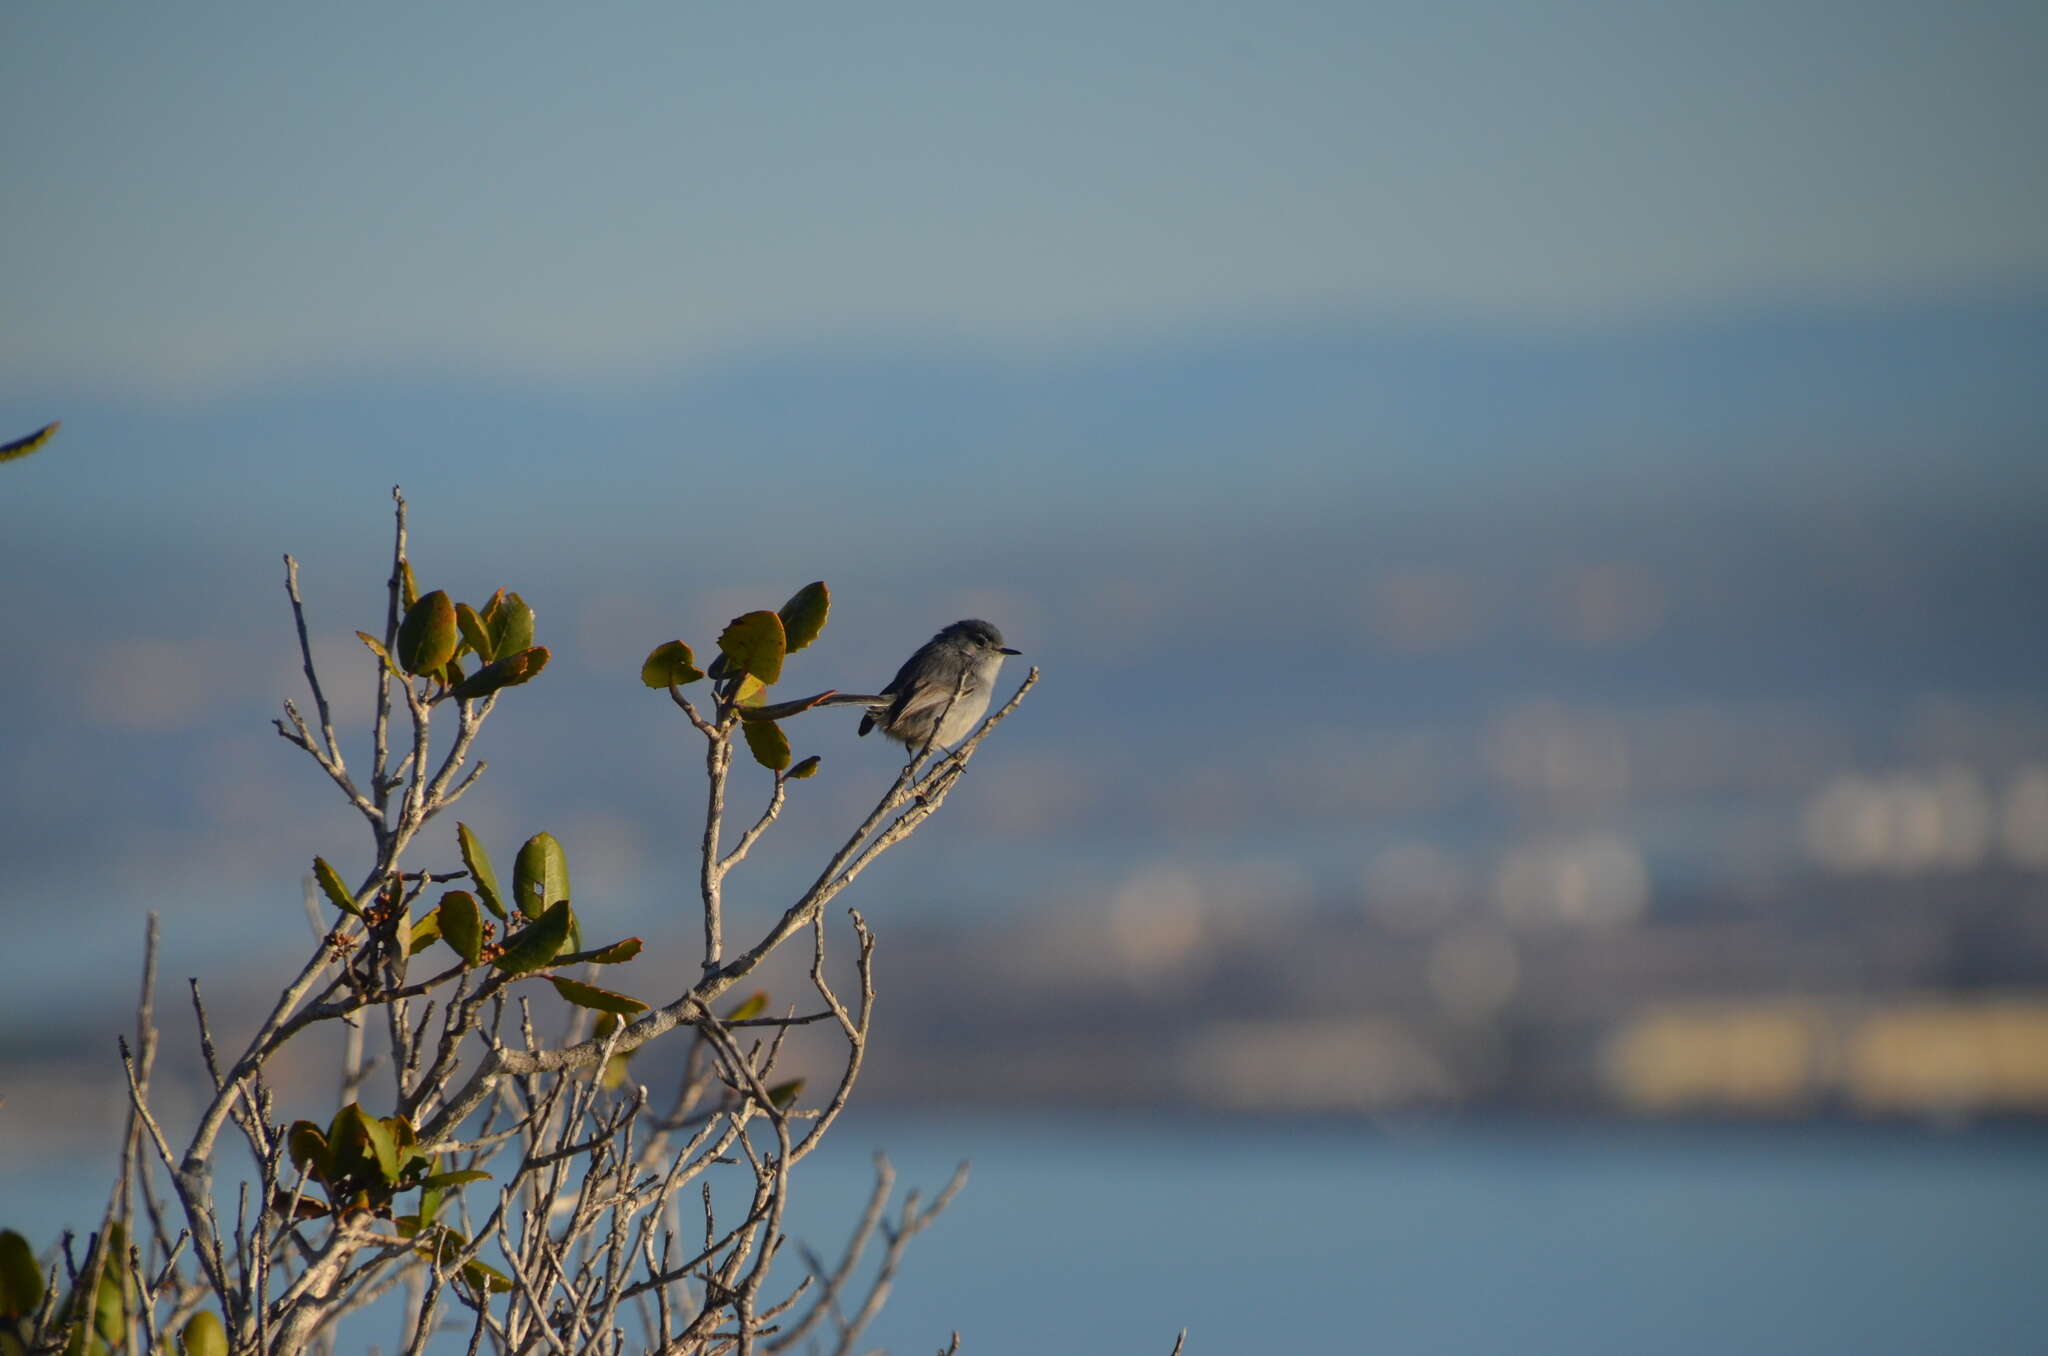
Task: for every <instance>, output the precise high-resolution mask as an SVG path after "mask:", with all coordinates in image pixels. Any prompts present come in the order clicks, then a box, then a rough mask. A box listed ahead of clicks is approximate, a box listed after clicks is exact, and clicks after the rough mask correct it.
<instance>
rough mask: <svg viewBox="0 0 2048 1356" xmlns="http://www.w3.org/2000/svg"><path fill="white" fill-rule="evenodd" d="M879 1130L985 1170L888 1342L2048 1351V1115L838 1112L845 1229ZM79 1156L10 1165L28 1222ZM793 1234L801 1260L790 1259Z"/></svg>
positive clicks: (826, 1223)
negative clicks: (1543, 1121)
mask: <svg viewBox="0 0 2048 1356" xmlns="http://www.w3.org/2000/svg"><path fill="white" fill-rule="evenodd" d="M877 1147H880V1148H886V1149H887V1151H888V1152H889V1154H890V1156H891V1159H892V1160H893V1161H894V1163H895V1164H896V1167H897V1169H898V1186H899V1190H900V1189H902V1188H907V1187H911V1186H922V1187H924V1188H926V1189H927V1190H930V1189H936V1188H937V1187H938V1186H939V1185H940V1184H941V1183H942V1182H943V1181H944V1180H945V1177H946V1175H947V1174H948V1173H949V1172H950V1171H951V1169H952V1166H953V1164H954V1162H956V1161H957V1160H958V1159H959V1158H962V1157H966V1158H970V1159H972V1161H973V1165H974V1166H973V1178H972V1180H971V1181H970V1183H969V1185H968V1187H967V1189H966V1191H965V1192H964V1193H963V1194H962V1195H961V1196H960V1198H959V1199H958V1200H957V1201H956V1202H955V1204H954V1206H953V1208H952V1210H951V1211H950V1212H949V1213H948V1214H946V1215H945V1216H943V1217H941V1219H940V1220H939V1221H938V1222H937V1223H936V1224H935V1225H934V1226H933V1227H932V1228H931V1229H930V1231H929V1232H927V1233H926V1234H924V1235H922V1236H920V1237H919V1238H918V1239H917V1240H916V1241H915V1242H914V1243H913V1244H912V1245H911V1249H910V1252H909V1254H908V1256H907V1259H906V1262H905V1266H904V1269H903V1271H902V1273H901V1275H900V1276H899V1278H898V1281H897V1285H896V1289H895V1294H894V1298H893V1300H892V1301H891V1303H890V1305H889V1307H888V1308H887V1309H886V1310H885V1311H884V1313H883V1315H882V1317H881V1318H880V1319H879V1320H878V1321H877V1324H876V1326H875V1327H874V1328H873V1329H872V1330H871V1331H870V1333H869V1337H870V1339H871V1342H870V1344H871V1345H886V1346H887V1347H888V1348H889V1349H890V1350H892V1351H895V1352H898V1353H924V1352H930V1351H933V1350H936V1349H938V1348H939V1347H941V1346H942V1345H943V1344H944V1342H945V1340H946V1337H947V1334H948V1333H949V1332H950V1331H951V1330H953V1329H955V1328H957V1329H959V1330H960V1332H961V1334H962V1339H963V1350H966V1351H969V1352H972V1353H975V1354H976V1356H1027V1354H1036V1353H1045V1352H1055V1351H1086V1352H1120V1353H1121V1352H1135V1353H1142V1352H1148V1351H1154V1352H1158V1353H1160V1356H1164V1353H1166V1352H1167V1351H1168V1350H1170V1349H1171V1347H1172V1344H1173V1336H1174V1333H1175V1331H1176V1330H1177V1329H1178V1328H1179V1327H1181V1326H1182V1325H1186V1326H1187V1327H1188V1328H1190V1330H1191V1332H1190V1336H1189V1343H1188V1348H1187V1349H1188V1351H1189V1352H1191V1353H1196V1354H1199V1353H1202V1352H1248V1351H1290V1352H1297V1351H1299V1352H1308V1351H1314V1352H1352V1351H1358V1352H1398V1353H1411V1352H1431V1353H1443V1354H1444V1356H1457V1354H1458V1353H1473V1356H1479V1354H1480V1353H1487V1354H1488V1356H1491V1354H1492V1353H1499V1352H1505V1351H1514V1352H1521V1353H1533V1354H1535V1356H1543V1354H1544V1353H1556V1354H1557V1356H1600V1354H1601V1353H1615V1356H1623V1354H1624V1353H1627V1354H1629V1356H1634V1354H1636V1353H1643V1352H1651V1351H1655V1352H1670V1353H1702V1354H1703V1356H1704V1354H1706V1353H1714V1354H1716V1356H1718V1354H1719V1353H1728V1352H1737V1351H1742V1352H1799V1353H1805V1354H1806V1356H1832V1354H1837V1353H1838V1354H1839V1356H1885V1353H1898V1356H1909V1354H1910V1356H1924V1353H1929V1352H1938V1351H1968V1352H1972V1353H1986V1354H1989V1353H2004V1352H2011V1353H2021V1352H2036V1351H2039V1350H2041V1342H2042V1334H2043V1333H2044V1332H2048V1291H2044V1289H2043V1287H2042V1286H2041V1285H2040V1258H2041V1257H2042V1256H2044V1255H2048V1137H2044V1136H2042V1135H2040V1134H2039V1133H2038V1132H2027V1131H2020V1130H1972V1131H1968V1132H1964V1133H1953V1134H1938V1133H1934V1132H1922V1131H1914V1130H1903V1129H1873V1128H1870V1127H1826V1128H1823V1127H1812V1126H1803V1127H1793V1128H1781V1129H1760V1128H1729V1127H1713V1128H1697V1127H1695V1128H1676V1127H1657V1126H1615V1125H1605V1126H1591V1127H1572V1128H1559V1127H1548V1126H1545V1127H1533V1128H1532V1127H1531V1126H1528V1125H1526V1124H1522V1125H1516V1126H1512V1127H1510V1126H1496V1127H1485V1128H1469V1127H1459V1128H1454V1129H1430V1130H1404V1131H1394V1132H1389V1131H1384V1130H1379V1129H1369V1128H1364V1127H1360V1126H1356V1125H1349V1124H1336V1123H1324V1124H1300V1123H1273V1122H1260V1121H1252V1120H1245V1121H1197V1122H1189V1121H1180V1120H1167V1119H1161V1118H1149V1117H1123V1118H1117V1117H1081V1116H1071V1115H1061V1116H1049V1117H1043V1118H1036V1119H1027V1120H1023V1121H1015V1120H1012V1121H1003V1120H996V1119H992V1118H991V1119H960V1120H941V1121H932V1120H921V1121H898V1120H887V1119H868V1120H863V1119H858V1118H854V1119H849V1120H847V1121H845V1122H842V1124H841V1126H840V1128H839V1130H838V1131H837V1132H836V1133H835V1135H834V1137H833V1138H832V1140H830V1141H828V1147H827V1148H825V1149H822V1150H821V1151H820V1152H819V1153H818V1154H816V1155H814V1156H813V1157H812V1158H811V1159H809V1160H807V1161H806V1162H805V1163H804V1164H803V1165H802V1166H801V1167H800V1169H799V1176H798V1187H797V1191H796V1193H795V1198H794V1201H793V1209H792V1215H791V1219H790V1226H791V1234H792V1236H793V1237H795V1238H798V1239H802V1240H805V1241H807V1242H809V1243H811V1244H812V1245H813V1246H814V1247H815V1248H816V1249H817V1251H819V1252H820V1253H821V1254H823V1255H825V1256H828V1257H830V1256H835V1255H836V1253H837V1249H838V1246H839V1243H840V1240H841V1237H842V1234H843V1230H844V1227H845V1225H846V1224H847V1223H849V1222H850V1221H851V1220H852V1218H853V1217H854V1215H855V1214H856V1213H857V1211H858V1207H859V1204H860V1202H861V1201H862V1200H863V1199H864V1197H865V1194H866V1191H867V1186H868V1182H869V1180H870V1178H869V1172H870V1164H869V1161H868V1155H869V1153H870V1152H871V1151H872V1149H874V1148H877ZM87 1167H88V1165H86V1164H82V1163H74V1164H70V1165H65V1167H64V1170H63V1171H58V1172H52V1171H46V1172H43V1173H40V1174H37V1175H36V1176H35V1177H33V1178H30V1177H29V1176H28V1175H27V1174H20V1175H12V1176H11V1180H7V1181H4V1182H0V1198H4V1199H5V1200H6V1202H7V1205H6V1209H5V1212H4V1213H5V1215H6V1216H7V1218H8V1222H9V1223H11V1224H14V1225H15V1226H16V1227H21V1226H23V1225H26V1226H28V1227H29V1228H31V1229H33V1230H35V1236H36V1237H37V1239H38V1241H39V1242H40V1241H42V1240H44V1239H47V1237H48V1236H49V1234H48V1230H50V1229H51V1228H54V1227H55V1225H56V1224H57V1223H59V1222H60V1218H61V1215H62V1214H63V1210H62V1206H63V1203H64V1199H65V1197H66V1195H67V1193H68V1194H69V1199H70V1200H72V1201H80V1200H91V1199H93V1198H95V1197H97V1196H98V1194H99V1190H100V1188H99V1185H98V1182H97V1181H96V1179H95V1178H94V1177H93V1176H92V1175H91V1174H90V1173H89V1172H88V1171H87ZM795 1260H796V1259H795V1258H794V1256H792V1257H791V1258H790V1261H791V1262H792V1264H793V1263H794V1262H795Z"/></svg>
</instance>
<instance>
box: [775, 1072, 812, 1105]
mask: <svg viewBox="0 0 2048 1356" xmlns="http://www.w3.org/2000/svg"><path fill="white" fill-rule="evenodd" d="M805 1081H806V1080H804V1079H801V1078H792V1079H790V1080H789V1081H788V1082H787V1083H777V1084H775V1085H774V1086H772V1087H770V1088H769V1089H768V1100H769V1101H771V1102H773V1103H775V1105H776V1107H777V1109H787V1108H788V1106H789V1104H790V1103H791V1102H794V1101H795V1100H796V1095H797V1094H798V1093H800V1092H802V1091H803V1090H804V1083H805Z"/></svg>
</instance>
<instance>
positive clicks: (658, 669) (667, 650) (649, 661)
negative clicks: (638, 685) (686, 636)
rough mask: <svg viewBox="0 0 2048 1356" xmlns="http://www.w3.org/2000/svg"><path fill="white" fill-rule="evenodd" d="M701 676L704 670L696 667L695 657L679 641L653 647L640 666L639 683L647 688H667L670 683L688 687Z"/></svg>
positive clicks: (688, 648) (687, 647)
mask: <svg viewBox="0 0 2048 1356" xmlns="http://www.w3.org/2000/svg"><path fill="white" fill-rule="evenodd" d="M703 676H704V670H702V669H700V668H698V667H697V656H696V655H694V654H692V653H690V647H689V646H687V645H685V644H683V642H681V641H680V640H670V641H665V642H663V643H662V644H660V645H657V646H655V647H654V649H653V650H651V651H650V652H649V653H648V655H647V658H646V660H645V661H644V662H643V663H642V664H641V665H640V681H641V682H643V683H645V684H646V685H647V686H649V687H655V688H661V687H667V686H668V685H669V684H670V683H674V684H675V685H676V686H677V687H688V686H689V685H690V684H691V683H694V682H696V681H697V680H698V679H699V678H702V677H703Z"/></svg>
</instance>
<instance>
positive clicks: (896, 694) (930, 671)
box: [860, 617, 1018, 749]
mask: <svg viewBox="0 0 2048 1356" xmlns="http://www.w3.org/2000/svg"><path fill="white" fill-rule="evenodd" d="M1016 653H1018V651H1016V650H1013V649H1010V648H1009V647H1008V646H1006V645H1004V644H1003V633H1002V632H1001V631H998V630H996V628H995V627H993V626H991V625H989V624H988V623H987V622H985V621H981V620H979V619H977V618H972V617H970V618H968V619H967V620H965V621H956V622H954V623H953V624H952V625H951V626H948V627H947V628H945V629H944V630H943V631H941V632H939V633H938V634H937V635H935V636H933V637H932V638H931V639H930V640H928V641H926V642H925V643H924V644H923V645H921V646H919V647H918V651H917V653H916V654H913V655H912V656H910V658H908V659H906V660H904V661H903V667H902V668H900V669H898V670H896V676H895V677H894V678H891V679H890V680H889V686H887V687H885V688H883V689H882V691H881V695H880V696H879V697H877V698H875V699H874V701H873V704H872V705H871V706H870V708H869V711H868V713H867V714H866V715H865V716H862V717H861V721H860V732H861V733H862V734H866V733H867V732H868V731H869V730H872V729H876V728H877V727H879V728H880V729H881V731H882V733H883V734H885V735H887V736H888V737H889V738H891V739H893V740H896V741H897V742H898V743H901V744H907V745H909V746H910V747H911V748H913V749H921V748H923V747H925V746H926V745H928V744H951V743H954V742H955V741H957V740H959V739H962V738H964V737H965V736H966V734H967V732H968V731H969V730H972V729H973V728H974V726H975V723H976V722H977V721H979V720H980V719H981V717H982V715H983V713H985V712H986V711H987V710H988V699H989V697H990V695H991V693H992V692H993V691H994V689H995V684H996V673H997V671H998V670H999V669H1001V668H1002V667H1003V656H1005V655H1012V654H1016ZM884 698H886V699H887V703H886V705H885V704H884V703H883V699H884Z"/></svg>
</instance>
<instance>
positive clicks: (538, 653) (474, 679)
mask: <svg viewBox="0 0 2048 1356" xmlns="http://www.w3.org/2000/svg"><path fill="white" fill-rule="evenodd" d="M547 666H548V648H547V646H545V645H541V646H536V647H535V648H533V649H531V650H515V651H514V652H512V653H511V654H508V655H506V656H505V657H504V658H503V659H494V660H492V661H491V662H490V663H488V664H486V665H484V666H483V667H482V668H480V669H478V670H477V671H476V672H475V673H472V674H470V675H469V677H467V678H465V679H463V680H462V681H461V682H459V683H457V684H455V685H454V686H453V687H451V688H450V689H449V691H451V692H453V693H454V694H455V696H456V697H457V698H459V699H460V700H462V701H474V700H475V699H476V698H478V697H488V696H490V695H491V694H492V693H493V692H496V691H497V690H498V689H499V688H503V687H518V686H519V685H520V684H521V683H525V682H530V681H532V680H533V678H535V677H536V676H537V675H538V674H539V673H540V671H541V670H542V669H544V668H546V667H547Z"/></svg>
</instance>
